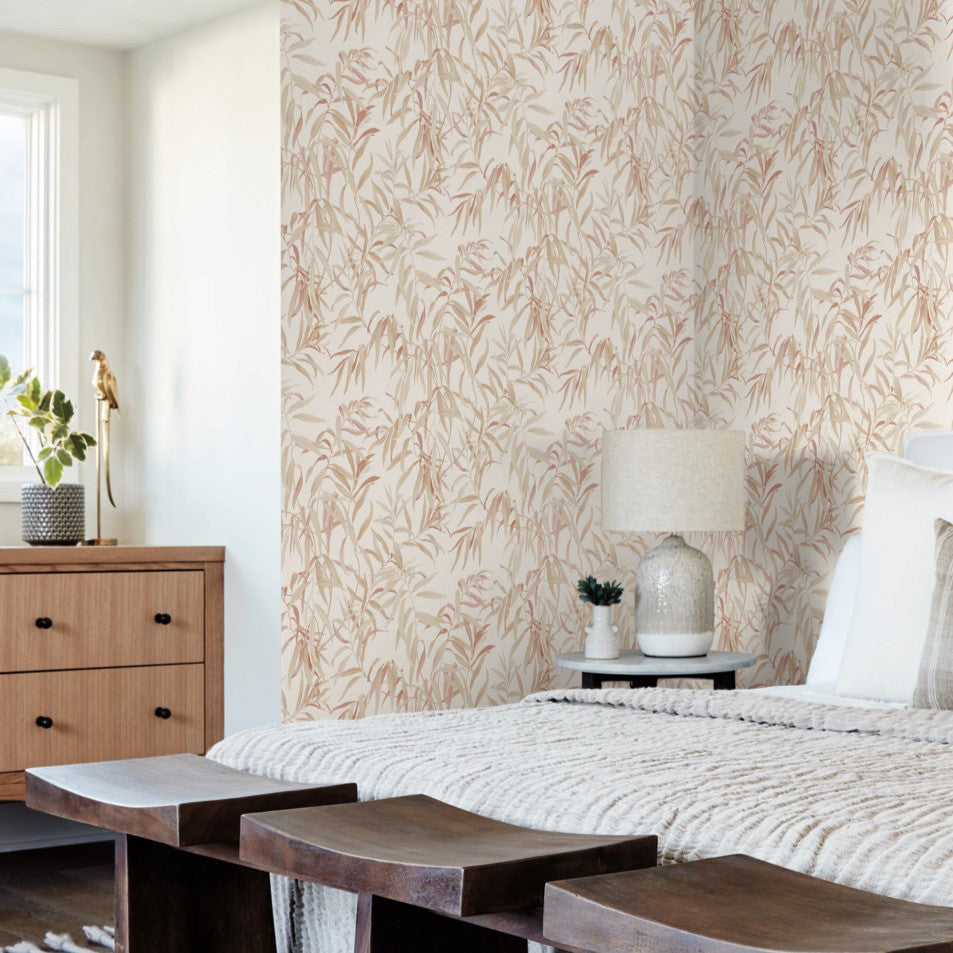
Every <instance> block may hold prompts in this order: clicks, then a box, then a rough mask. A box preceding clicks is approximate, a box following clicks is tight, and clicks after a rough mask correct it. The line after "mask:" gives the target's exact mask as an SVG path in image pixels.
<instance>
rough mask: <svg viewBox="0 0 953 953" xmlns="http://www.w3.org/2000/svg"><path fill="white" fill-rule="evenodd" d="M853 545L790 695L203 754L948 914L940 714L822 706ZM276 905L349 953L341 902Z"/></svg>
mask: <svg viewBox="0 0 953 953" xmlns="http://www.w3.org/2000/svg"><path fill="white" fill-rule="evenodd" d="M951 448H953V440H951V439H950V437H949V436H948V437H947V440H946V442H945V443H944V444H943V449H944V451H945V450H946V449H951ZM908 452H909V451H908ZM925 462H931V461H930V460H927V461H925ZM951 464H953V459H951ZM950 469H951V470H953V465H951V466H950ZM865 531H866V525H865ZM857 548H858V544H857V542H856V541H854V542H852V543H851V544H850V545H849V546H848V547H847V548H846V549H845V553H844V554H842V556H841V559H840V560H839V563H838V567H837V570H836V572H835V577H834V581H833V582H832V586H831V593H830V596H829V599H828V609H827V612H826V615H825V622H824V627H823V630H822V635H821V639H820V641H819V643H818V649H817V651H816V652H815V655H814V658H813V660H812V664H811V670H810V673H809V676H808V681H807V684H806V685H804V686H793V687H784V688H775V689H769V690H751V691H736V692H711V691H691V690H677V689H665V688H658V689H641V690H631V689H608V690H563V691H554V692H547V693H542V694H539V695H534V696H530V697H529V698H527V699H525V700H524V701H522V702H520V703H517V704H512V705H506V706H502V707H499V708H493V709H477V710H455V711H440V712H426V713H419V714H403V715H389V716H380V717H376V718H368V719H366V720H364V721H355V722H309V723H299V724H289V725H284V726H276V727H269V728H262V729H256V730H251V731H246V732H243V733H241V734H237V735H234V736H232V737H230V738H228V739H226V740H225V741H223V742H221V743H220V744H219V745H217V746H216V747H215V748H214V749H213V750H212V751H211V752H210V757H212V758H214V759H216V760H218V761H221V762H223V763H225V764H228V765H230V766H233V767H236V768H240V769H244V770H249V771H253V772H256V773H259V774H263V775H268V776H271V777H275V778H281V779H285V780H292V781H319V780H320V781H326V782H336V781H356V782H357V784H358V790H359V796H360V797H361V798H362V799H371V798H381V797H391V796H395V795H401V794H411V793H421V792H423V793H426V794H429V795H431V796H433V797H437V798H440V799H442V800H444V801H448V802H449V803H451V804H455V805H457V806H459V807H462V808H465V809H468V810H471V811H476V812H479V813H481V814H484V815H487V816H489V817H493V818H497V819H499V820H503V821H508V822H511V823H515V824H522V825H526V826H530V827H538V828H548V829H552V830H564V831H579V832H593V833H607V834H632V833H655V834H657V835H658V836H659V848H660V860H661V862H663V863H677V862H681V861H685V860H690V859H694V858H699V857H705V856H714V855H718V854H725V853H734V852H740V853H745V854H750V855H751V856H754V857H758V858H761V859H763V860H767V861H771V862H774V863H777V864H781V865H782V866H785V867H789V868H791V869H794V870H799V871H803V872H805V873H810V874H813V875H815V876H818V877H821V878H823V879H826V880H831V881H835V882H838V883H844V884H848V885H850V886H854V887H858V888H860V889H864V890H869V891H872V892H875V893H880V894H885V895H888V896H893V897H899V898H903V899H909V900H914V901H920V902H924V903H933V904H938V905H943V906H950V907H953V823H951V821H953V810H951V808H950V788H951V786H953V712H951V711H946V710H927V709H913V708H910V707H909V706H908V705H906V704H904V703H902V702H897V701H895V700H893V701H890V700H888V701H884V700H880V701H878V700H875V699H861V698H850V697H845V696H844V694H843V692H840V693H838V690H837V683H836V672H837V667H838V666H839V665H840V663H841V657H842V655H843V652H844V642H845V639H846V631H847V626H846V624H845V621H844V620H845V618H846V619H847V620H848V621H849V619H850V617H851V614H852V607H851V602H852V600H853V598H854V592H855V591H856V589H857V568H856V567H857V558H858V553H857ZM832 673H833V675H834V678H833V680H832V677H831V676H832ZM274 892H275V901H276V906H275V909H276V917H277V921H278V922H277V928H278V932H279V937H280V940H281V942H282V944H283V945H284V948H286V949H288V950H295V951H297V950H301V951H320V953H345V951H349V950H351V949H353V933H354V908H355V901H354V898H353V897H352V896H349V895H347V894H343V893H339V892H336V891H330V890H327V889H324V888H318V887H315V886H314V885H310V884H300V883H296V882H291V881H285V880H276V881H275V886H274Z"/></svg>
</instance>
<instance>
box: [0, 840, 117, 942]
mask: <svg viewBox="0 0 953 953" xmlns="http://www.w3.org/2000/svg"><path fill="white" fill-rule="evenodd" d="M112 919H113V845H112V843H98V844H80V845H76V846H73V847H53V848H49V849H47V850H30V851H22V852H19V853H12V854H0V950H2V949H3V948H4V947H5V946H9V945H12V944H14V943H16V942H18V941H19V940H30V941H31V942H33V943H35V944H36V945H37V946H39V947H40V948H41V949H42V948H43V937H44V935H45V934H46V932H47V930H53V931H54V932H55V933H71V934H72V935H73V939H74V940H75V941H76V942H77V943H79V944H80V946H85V945H86V940H85V938H84V936H83V926H84V924H95V925H97V926H103V925H105V924H111V923H112Z"/></svg>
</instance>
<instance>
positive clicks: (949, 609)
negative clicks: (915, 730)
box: [913, 519, 953, 708]
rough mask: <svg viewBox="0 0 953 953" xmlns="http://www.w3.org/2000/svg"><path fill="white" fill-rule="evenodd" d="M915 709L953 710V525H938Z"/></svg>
mask: <svg viewBox="0 0 953 953" xmlns="http://www.w3.org/2000/svg"><path fill="white" fill-rule="evenodd" d="M913 707H914V708H953V523H948V522H947V521H946V520H945V519H938V520H937V521H936V584H935V585H934V587H933V600H932V602H931V603H930V624H929V626H928V627H927V638H926V642H925V643H924V645H923V655H922V656H921V657H920V675H919V677H918V678H917V687H916V690H915V691H914V693H913Z"/></svg>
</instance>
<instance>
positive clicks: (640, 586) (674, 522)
mask: <svg viewBox="0 0 953 953" xmlns="http://www.w3.org/2000/svg"><path fill="white" fill-rule="evenodd" d="M744 466H745V438H744V434H743V433H742V432H741V431H740V430H607V431H606V432H605V434H604V435H603V438H602V528H603V529H604V530H608V531H610V532H635V531H637V532H668V533H670V534H671V535H669V536H667V537H666V538H665V539H664V540H663V541H662V542H661V543H660V544H659V545H658V546H656V547H655V549H653V550H651V551H650V552H648V553H646V554H645V555H644V556H643V557H642V559H641V561H640V562H639V566H638V569H637V570H636V574H635V634H636V637H637V639H638V645H639V648H640V649H641V650H642V652H643V653H644V654H645V655H654V656H662V657H665V658H683V657H687V656H693V655H706V654H707V653H708V650H709V649H710V648H711V643H712V640H713V639H714V635H715V633H714V621H715V579H714V575H713V573H712V569H711V562H710V561H709V559H708V557H707V556H706V555H705V554H704V553H703V552H701V551H700V550H698V549H695V547H694V546H689V545H688V543H686V542H685V540H684V539H682V537H681V536H679V535H678V533H682V532H688V531H698V532H714V531H718V530H723V531H728V532H732V531H737V530H743V529H744V525H745V520H744V516H745V508H744Z"/></svg>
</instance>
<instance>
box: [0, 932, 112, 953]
mask: <svg viewBox="0 0 953 953" xmlns="http://www.w3.org/2000/svg"><path fill="white" fill-rule="evenodd" d="M83 933H85V934H86V939H87V940H88V941H89V942H90V943H92V944H94V945H95V946H97V947H103V948H105V949H107V950H115V949H116V931H115V930H114V929H113V928H112V927H83ZM43 943H44V945H45V946H46V947H47V949H48V950H58V951H60V953H92V947H88V946H80V945H79V944H78V943H75V942H74V941H73V938H72V937H71V936H70V935H69V934H68V933H53V932H49V933H47V934H46V936H45V937H44V938H43ZM4 953H46V951H44V950H41V949H40V947H38V946H36V944H34V943H30V941H29V940H21V941H20V942H19V943H15V944H14V945H13V946H7V947H4Z"/></svg>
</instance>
